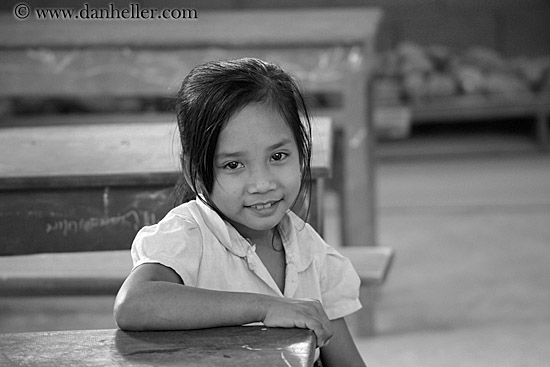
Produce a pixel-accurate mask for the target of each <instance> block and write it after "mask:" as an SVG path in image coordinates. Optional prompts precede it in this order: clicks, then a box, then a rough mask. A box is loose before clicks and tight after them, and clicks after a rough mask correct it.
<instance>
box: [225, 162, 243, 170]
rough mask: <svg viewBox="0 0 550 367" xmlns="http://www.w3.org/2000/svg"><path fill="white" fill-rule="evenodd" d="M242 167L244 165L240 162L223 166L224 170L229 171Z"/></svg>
mask: <svg viewBox="0 0 550 367" xmlns="http://www.w3.org/2000/svg"><path fill="white" fill-rule="evenodd" d="M241 167H243V164H242V163H239V162H229V163H227V164H225V165H224V166H223V168H225V169H229V170H235V169H237V168H241Z"/></svg>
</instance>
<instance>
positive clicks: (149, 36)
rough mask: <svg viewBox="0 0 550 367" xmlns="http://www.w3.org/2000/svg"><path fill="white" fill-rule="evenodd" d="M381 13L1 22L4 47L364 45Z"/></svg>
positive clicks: (350, 11)
mask: <svg viewBox="0 0 550 367" xmlns="http://www.w3.org/2000/svg"><path fill="white" fill-rule="evenodd" d="M381 15H382V13H381V11H380V10H378V9H369V8H364V7H362V8H348V9H346V8H341V9H340V8H334V9H291V10H267V11H266V10H242V9H239V10H234V11H204V12H203V11H200V9H197V18H196V19H180V20H158V19H155V20H128V19H126V20H93V19H87V20H82V19H81V20H37V19H33V18H34V15H33V14H31V16H30V17H29V18H28V19H26V20H25V21H20V20H17V19H15V17H14V16H13V15H11V14H9V15H5V16H3V17H2V18H1V21H0V48H24V47H34V46H36V47H72V46H77V47H82V46H129V47H132V46H134V47H149V46H151V47H179V48H186V47H187V48H188V47H211V46H222V47H242V46H246V47H249V46H252V47H254V46H260V47H273V46H289V45H290V46H292V45H294V46H302V45H333V44H342V45H354V44H363V43H365V42H368V41H370V40H372V38H373V37H374V36H375V32H376V29H377V27H378V23H379V22H380V19H381Z"/></svg>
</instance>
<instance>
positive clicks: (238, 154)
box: [215, 138, 292, 159]
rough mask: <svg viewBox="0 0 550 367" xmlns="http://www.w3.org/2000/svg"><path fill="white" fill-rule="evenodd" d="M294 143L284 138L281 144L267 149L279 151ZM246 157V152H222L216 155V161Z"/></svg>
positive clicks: (278, 143)
mask: <svg viewBox="0 0 550 367" xmlns="http://www.w3.org/2000/svg"><path fill="white" fill-rule="evenodd" d="M290 143H292V139H290V138H283V139H282V140H281V141H280V142H277V143H275V144H273V145H270V146H269V147H267V149H266V150H267V151H271V150H275V149H279V148H281V147H284V146H285V145H288V144H290ZM244 155H246V152H244V151H237V152H220V153H218V154H216V157H215V158H216V159H226V158H238V157H242V156H244Z"/></svg>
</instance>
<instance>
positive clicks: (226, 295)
mask: <svg viewBox="0 0 550 367" xmlns="http://www.w3.org/2000/svg"><path fill="white" fill-rule="evenodd" d="M114 316H115V320H116V323H117V325H118V326H119V327H120V328H121V329H124V330H187V329H202V328H208V327H217V326H233V325H244V324H248V323H252V322H258V321H260V322H263V323H264V324H265V325H266V326H272V327H299V328H307V329H310V330H312V331H313V332H315V335H316V337H317V345H318V346H323V345H325V343H326V342H327V341H328V340H329V339H330V337H331V336H332V330H331V322H330V321H329V319H328V317H327V315H326V314H325V312H324V310H323V308H322V306H321V304H320V302H318V301H310V300H296V299H289V298H281V297H274V296H268V295H263V294H256V293H241V292H224V291H213V290H208V289H202V288H196V287H188V286H185V285H184V284H183V283H182V281H181V278H180V277H179V276H178V275H177V273H176V272H175V271H173V270H172V269H170V268H168V267H165V266H163V265H160V264H143V265H140V266H138V267H137V268H136V269H134V270H133V271H132V273H130V275H129V276H128V278H127V279H126V281H125V282H124V284H123V285H122V287H121V288H120V290H119V292H118V294H117V297H116V300H115V307H114Z"/></svg>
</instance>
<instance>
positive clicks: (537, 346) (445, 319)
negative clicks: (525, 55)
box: [0, 153, 550, 367]
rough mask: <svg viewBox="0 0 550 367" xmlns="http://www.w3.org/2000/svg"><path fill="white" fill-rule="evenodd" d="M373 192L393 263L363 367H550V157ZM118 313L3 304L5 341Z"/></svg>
mask: <svg viewBox="0 0 550 367" xmlns="http://www.w3.org/2000/svg"><path fill="white" fill-rule="evenodd" d="M377 182H378V185H377V186H378V187H377V189H378V193H377V194H378V205H377V206H378V234H379V243H380V244H381V245H387V246H391V247H393V248H394V249H395V250H396V251H397V257H396V261H395V263H394V267H393V269H392V272H391V274H390V277H389V279H388V281H387V283H386V284H385V285H384V287H383V288H382V290H381V297H380V299H379V303H378V313H377V321H378V324H377V328H378V334H377V336H375V337H374V338H357V339H356V341H357V344H358V346H359V348H360V350H361V353H362V355H363V356H364V359H365V361H366V362H367V363H368V365H369V366H371V367H372V366H384V367H392V366H400V367H403V366H408V367H415V366H422V367H431V366H434V367H435V366H469V367H471V366H474V367H475V366H533V367H535V366H536V367H539V366H545V365H548V361H550V265H549V264H550V154H535V153H528V154H514V155H498V156H492V155H489V156H486V155H482V156H475V157H471V156H469V157H467V156H462V157H458V158H456V157H455V158H448V157H447V158H445V159H414V160H392V161H389V162H381V163H380V164H379V165H378V169H377ZM329 209H330V208H329ZM112 301H113V300H112V298H111V297H103V298H97V297H91V298H78V299H74V298H59V299H48V300H44V299H19V300H18V299H12V300H9V301H6V300H4V301H3V302H0V332H10V331H24V330H63V329H75V328H113V327H114V323H113V321H112V317H111V309H112Z"/></svg>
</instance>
